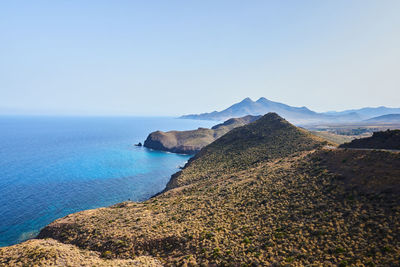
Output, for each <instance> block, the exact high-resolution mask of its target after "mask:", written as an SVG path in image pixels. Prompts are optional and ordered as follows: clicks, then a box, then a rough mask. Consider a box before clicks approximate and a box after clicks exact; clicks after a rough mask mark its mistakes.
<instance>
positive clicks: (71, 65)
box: [0, 0, 400, 116]
mask: <svg viewBox="0 0 400 267" xmlns="http://www.w3.org/2000/svg"><path fill="white" fill-rule="evenodd" d="M399 14H400V1H398V0H393V1H389V0H379V1H378V0H374V1H369V0H335V1H333V0H326V1H320V0H313V1H310V0H304V1H298V0H292V1H290V0H285V1H278V0H276V1H235V0H229V1H224V0H219V1H215V0H213V1H206V0H203V1H183V0H182V1H173V0H169V1H161V0H160V1H131V0H129V1H128V0H127V1H123V0H117V1H108V0H107V1H102V0H93V1H89V0H87V1H81V0H68V1H62V0H59V1H54V0H48V1H42V0H37V1H28V0H27V1H19V0H15V1H1V2H0V33H1V34H0V113H3V114H12V113H15V114H35V115H36V114H52V115H57V114H62V115H137V116H175V115H181V114H188V113H200V112H209V111H213V110H222V109H224V108H227V107H228V106H230V105H231V104H233V103H235V102H239V101H240V100H242V99H243V98H245V97H250V98H252V99H253V100H256V99H258V98H259V97H266V98H267V99H270V100H273V101H278V102H282V103H285V104H289V105H292V106H307V107H308V108H310V109H312V110H315V111H319V112H322V111H330V110H344V109H351V108H360V107H365V106H381V105H384V106H389V107H400V16H399Z"/></svg>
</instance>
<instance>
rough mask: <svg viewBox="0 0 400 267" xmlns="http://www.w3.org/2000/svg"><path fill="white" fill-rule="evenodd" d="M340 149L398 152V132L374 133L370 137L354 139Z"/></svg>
mask: <svg viewBox="0 0 400 267" xmlns="http://www.w3.org/2000/svg"><path fill="white" fill-rule="evenodd" d="M340 147H343V148H370V149H396V150H400V130H387V131H382V132H374V133H373V135H372V136H371V137H368V138H361V139H355V140H353V141H351V142H349V143H345V144H342V145H340Z"/></svg>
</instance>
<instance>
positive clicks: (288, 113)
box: [181, 97, 360, 124]
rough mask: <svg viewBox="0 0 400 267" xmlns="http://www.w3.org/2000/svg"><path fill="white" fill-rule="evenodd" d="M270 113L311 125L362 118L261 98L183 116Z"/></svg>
mask: <svg viewBox="0 0 400 267" xmlns="http://www.w3.org/2000/svg"><path fill="white" fill-rule="evenodd" d="M269 112H275V113H277V114H279V115H280V116H282V117H284V118H285V119H286V120H288V121H290V122H291V123H294V124H310V123H319V122H350V121H359V120H360V117H359V116H358V115H357V114H356V113H346V114H342V115H328V114H322V113H317V112H314V111H312V110H309V109H308V108H306V107H292V106H289V105H286V104H283V103H279V102H274V101H271V100H268V99H266V98H264V97H261V98H260V99H258V100H257V101H253V100H251V99H250V98H245V99H244V100H242V101H241V102H239V103H236V104H234V105H232V106H230V107H228V108H227V109H225V110H222V111H220V112H218V111H214V112H211V113H203V114H197V115H196V114H191V115H184V116H181V118H183V119H199V120H217V121H221V120H226V119H228V118H232V117H242V116H245V115H264V114H266V113H269Z"/></svg>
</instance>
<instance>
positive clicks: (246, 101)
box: [240, 97, 253, 103]
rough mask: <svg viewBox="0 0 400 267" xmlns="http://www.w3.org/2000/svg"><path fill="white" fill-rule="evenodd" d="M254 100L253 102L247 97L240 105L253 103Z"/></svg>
mask: <svg viewBox="0 0 400 267" xmlns="http://www.w3.org/2000/svg"><path fill="white" fill-rule="evenodd" d="M252 102H253V100H251V98H250V97H246V98H245V99H243V100H242V101H240V103H252Z"/></svg>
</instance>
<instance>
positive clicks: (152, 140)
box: [144, 115, 260, 154]
mask: <svg viewBox="0 0 400 267" xmlns="http://www.w3.org/2000/svg"><path fill="white" fill-rule="evenodd" d="M258 118H260V116H250V115H248V116H245V117H242V118H232V119H229V120H227V121H225V122H224V123H221V124H218V125H215V126H214V127H212V128H211V129H207V128H199V129H197V130H191V131H169V132H162V131H156V132H153V133H151V134H149V136H148V137H147V139H146V141H145V142H144V146H145V147H147V148H151V149H156V150H162V151H169V152H174V153H183V154H195V153H197V152H198V151H200V149H202V148H203V147H205V146H206V145H208V144H210V143H211V142H213V141H214V140H216V139H217V138H219V137H221V136H223V135H224V134H226V133H227V132H229V131H230V130H232V129H233V128H236V127H239V126H243V125H245V124H248V123H250V122H253V121H255V120H257V119H258Z"/></svg>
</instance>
